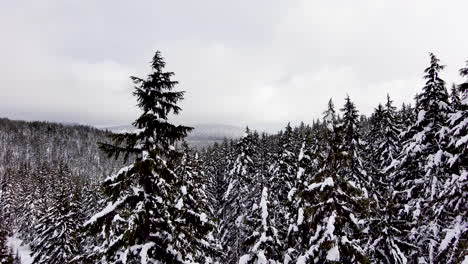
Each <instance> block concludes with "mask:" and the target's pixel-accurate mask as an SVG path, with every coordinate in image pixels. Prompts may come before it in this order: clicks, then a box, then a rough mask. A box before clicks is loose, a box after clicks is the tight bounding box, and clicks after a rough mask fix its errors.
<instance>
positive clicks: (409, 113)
mask: <svg viewBox="0 0 468 264" xmlns="http://www.w3.org/2000/svg"><path fill="white" fill-rule="evenodd" d="M399 116H400V120H401V125H402V133H404V132H406V131H407V130H408V129H409V128H410V127H411V126H412V125H413V124H414V122H416V116H415V109H414V108H413V107H412V106H411V104H405V103H403V104H402V106H401V109H400V111H399Z"/></svg>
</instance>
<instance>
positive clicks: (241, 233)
mask: <svg viewBox="0 0 468 264" xmlns="http://www.w3.org/2000/svg"><path fill="white" fill-rule="evenodd" d="M257 145H258V138H256V136H255V134H254V133H252V132H250V130H249V128H247V129H246V132H245V134H244V136H243V137H242V138H241V139H240V140H239V142H238V143H237V146H236V154H237V157H236V159H235V161H234V163H233V164H232V167H231V170H230V172H229V175H228V176H229V180H228V181H229V186H228V188H227V190H226V193H225V194H224V197H223V199H224V201H225V206H224V208H223V210H224V213H223V219H222V220H221V222H222V247H223V250H224V251H225V252H226V255H225V259H224V263H229V264H230V263H237V261H238V260H239V259H240V257H241V256H242V255H244V254H245V253H246V252H247V250H248V247H247V246H246V245H244V244H243V241H244V240H245V238H246V237H247V236H248V235H249V234H247V226H246V222H245V218H246V215H247V210H248V209H249V208H252V205H253V195H254V194H255V191H256V189H255V188H257V186H255V176H256V175H257V169H256V165H255V164H256V161H257V155H258V153H257Z"/></svg>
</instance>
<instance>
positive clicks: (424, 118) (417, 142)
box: [389, 54, 450, 263]
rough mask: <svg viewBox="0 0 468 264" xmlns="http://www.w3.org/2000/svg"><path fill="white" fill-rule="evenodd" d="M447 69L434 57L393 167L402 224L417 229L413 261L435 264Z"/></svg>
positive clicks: (411, 239) (413, 237) (442, 178)
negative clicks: (442, 75)
mask: <svg viewBox="0 0 468 264" xmlns="http://www.w3.org/2000/svg"><path fill="white" fill-rule="evenodd" d="M443 68H444V66H443V65H441V64H440V63H439V60H438V59H437V58H436V57H435V55H434V54H430V66H429V67H428V68H426V70H425V71H424V72H425V76H424V78H425V79H426V85H425V86H424V87H423V91H422V93H420V94H418V95H417V97H416V99H417V105H416V109H417V120H416V122H415V123H414V124H413V125H412V126H411V127H410V128H409V129H408V132H407V135H406V137H407V138H408V140H406V141H405V142H404V144H403V148H402V151H401V154H400V155H399V157H398V159H397V161H396V162H394V163H393V164H392V168H389V169H390V170H393V173H392V177H394V181H395V189H396V194H397V195H396V196H397V199H398V201H399V202H400V203H401V204H402V207H401V209H400V217H401V220H406V221H409V223H410V225H412V226H413V229H412V232H411V234H410V235H409V237H408V238H407V239H408V241H409V242H411V243H414V244H416V245H417V246H418V247H419V249H418V250H414V251H413V253H412V254H411V256H410V257H411V259H412V261H427V262H429V263H433V261H434V254H435V251H436V247H437V244H438V237H437V236H438V233H439V231H440V223H439V222H438V219H437V218H435V217H434V212H433V211H432V210H431V204H432V203H433V201H434V200H435V199H436V198H437V197H436V196H437V194H438V193H439V192H440V189H441V186H442V183H443V182H444V181H445V175H446V172H445V171H444V166H441V165H442V164H443V161H444V160H445V159H446V158H447V152H446V150H445V148H446V144H447V143H446V137H445V134H446V133H447V130H448V128H447V127H446V121H447V115H448V113H449V112H450V107H449V97H448V93H447V90H446V88H445V82H444V81H443V80H442V79H441V78H440V76H439V74H440V71H441V70H443Z"/></svg>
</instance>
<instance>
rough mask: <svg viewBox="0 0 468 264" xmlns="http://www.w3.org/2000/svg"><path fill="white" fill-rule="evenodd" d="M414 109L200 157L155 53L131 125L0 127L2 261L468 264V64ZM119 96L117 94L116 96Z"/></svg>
mask: <svg viewBox="0 0 468 264" xmlns="http://www.w3.org/2000/svg"><path fill="white" fill-rule="evenodd" d="M428 62H429V63H428V66H427V68H426V69H421V70H422V71H423V76H422V78H424V80H425V85H424V87H421V88H420V90H419V92H418V94H416V95H415V97H414V100H412V101H408V102H406V103H405V104H403V105H401V106H397V105H396V104H395V103H394V102H393V101H392V97H391V95H387V100H386V101H384V102H380V103H379V102H375V110H374V112H373V114H372V115H371V116H365V115H361V114H360V113H359V110H358V109H357V107H356V105H355V104H354V103H353V96H359V95H353V94H350V95H349V96H346V95H343V97H344V99H343V100H342V101H340V102H333V101H332V100H330V101H328V102H323V109H324V112H323V115H322V116H320V117H317V119H316V121H315V122H313V123H312V124H305V123H302V124H300V125H299V126H297V127H291V126H290V125H289V124H287V125H286V126H285V128H284V129H283V130H282V131H280V132H279V133H276V134H266V133H259V132H257V131H252V130H250V129H249V128H246V131H245V135H244V136H243V137H241V138H238V139H225V140H224V142H222V143H220V144H219V143H214V144H213V145H211V146H209V147H206V148H193V147H191V146H190V145H189V144H187V143H185V141H184V138H185V137H186V136H187V134H188V133H189V132H190V131H191V129H192V128H190V127H188V126H183V125H174V124H172V123H171V116H173V115H174V114H179V113H182V111H181V110H182V109H181V108H180V107H179V106H178V103H179V102H180V101H181V100H182V99H183V97H184V92H182V91H179V90H178V88H177V82H176V81H175V80H174V74H173V73H172V72H168V71H166V69H165V62H164V60H163V57H162V55H161V54H160V53H159V52H156V54H155V55H154V57H153V60H152V63H151V65H150V66H151V70H150V73H149V75H148V76H146V77H144V78H139V77H131V78H132V80H133V82H134V85H135V88H134V92H133V95H134V96H135V98H136V100H137V104H138V107H139V108H140V109H141V115H140V116H138V117H136V120H135V122H134V124H133V125H134V126H135V127H136V128H137V130H136V131H135V132H123V133H118V134H111V133H110V132H108V131H102V130H98V129H95V128H90V127H86V126H73V125H70V126H66V125H60V124H53V123H46V122H24V121H11V120H8V119H0V210H1V211H0V263H1V264H12V263H15V264H18V263H21V261H22V260H21V259H20V258H19V257H18V254H19V253H18V252H15V251H12V250H11V249H10V248H9V247H10V245H9V243H8V242H7V238H11V237H13V236H14V237H19V238H21V239H22V240H23V241H24V243H26V244H27V245H29V247H30V249H31V257H32V259H33V261H32V262H33V263H36V264H63V263H84V264H87V263H102V264H111V263H112V264H136V263H142V264H150V263H153V264H154V263H161V264H162V263H177V264H179V263H180V264H182V263H184V264H185V263H200V264H204V263H212V264H214V263H219V264H237V263H238V264H279V263H282V264H294V263H296V264H305V263H389V264H391V263H399V264H403V263H468V240H467V239H468V232H467V231H468V223H467V212H468V201H467V198H468V179H467V178H468V61H467V65H466V67H465V68H462V69H461V70H460V75H461V76H462V77H464V78H465V80H466V81H465V83H457V84H453V85H452V84H451V83H449V82H448V80H444V71H443V70H444V66H443V63H441V62H440V61H439V60H438V59H437V58H436V56H435V55H434V54H430V56H429V61H428ZM110 100H111V99H110Z"/></svg>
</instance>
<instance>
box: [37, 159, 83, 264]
mask: <svg viewBox="0 0 468 264" xmlns="http://www.w3.org/2000/svg"><path fill="white" fill-rule="evenodd" d="M44 169H45V168H42V170H44ZM43 173H48V174H49V175H50V178H51V179H50V181H49V182H48V184H49V185H50V186H51V187H52V189H51V193H49V194H48V195H49V199H50V201H49V202H50V205H49V208H47V210H46V211H45V212H44V213H43V214H42V217H41V218H39V220H38V223H37V225H36V226H35V227H34V229H35V234H37V235H36V236H35V239H34V240H33V241H32V242H31V250H32V252H33V264H59V263H60V264H62V263H68V262H69V261H70V260H71V259H72V258H74V257H75V256H76V255H79V254H80V253H81V244H80V241H79V240H78V230H79V228H80V227H81V224H82V221H83V216H82V211H81V210H82V208H81V201H80V197H79V190H77V186H76V185H75V184H74V183H73V182H72V179H71V175H70V171H69V169H68V168H67V166H65V165H63V164H60V165H59V166H58V167H57V168H55V169H50V170H48V171H43Z"/></svg>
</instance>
